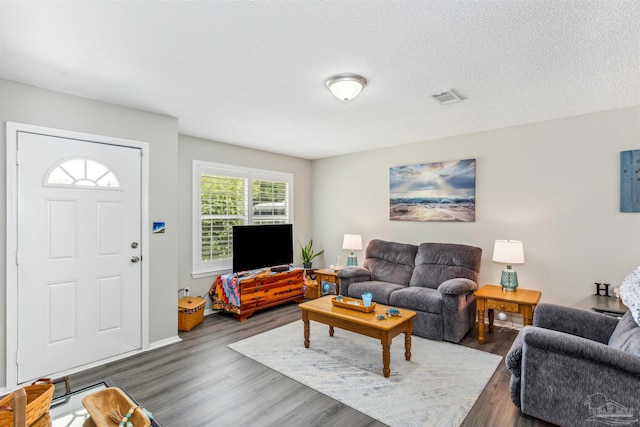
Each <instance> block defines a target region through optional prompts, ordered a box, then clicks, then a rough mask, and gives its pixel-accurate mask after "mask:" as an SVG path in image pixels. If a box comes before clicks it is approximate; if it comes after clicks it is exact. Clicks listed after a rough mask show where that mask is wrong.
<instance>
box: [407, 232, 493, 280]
mask: <svg viewBox="0 0 640 427" xmlns="http://www.w3.org/2000/svg"><path fill="white" fill-rule="evenodd" d="M481 257H482V249H481V248H477V247H475V246H468V245H457V244H453V243H422V244H421V245H420V246H419V247H418V253H417V255H416V261H415V268H414V269H413V275H412V276H411V280H410V281H409V286H421V287H424V288H433V289H436V288H437V287H438V286H439V285H440V284H441V283H442V282H444V281H445V280H449V279H457V278H462V279H470V280H473V281H474V282H478V274H479V273H480V259H481Z"/></svg>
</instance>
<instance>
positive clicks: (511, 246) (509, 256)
mask: <svg viewBox="0 0 640 427" xmlns="http://www.w3.org/2000/svg"><path fill="white" fill-rule="evenodd" d="M493 261H494V262H500V263H503V264H507V268H505V269H504V270H502V277H501V278H500V284H501V285H502V290H503V291H509V292H512V291H515V290H516V288H517V287H518V274H517V273H516V271H515V270H514V269H513V267H511V265H512V264H524V250H523V249H522V242H520V241H518V240H496V242H495V245H494V246H493Z"/></svg>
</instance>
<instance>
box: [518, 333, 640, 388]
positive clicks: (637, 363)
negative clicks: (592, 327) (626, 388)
mask: <svg viewBox="0 0 640 427" xmlns="http://www.w3.org/2000/svg"><path fill="white" fill-rule="evenodd" d="M521 333H522V341H523V343H524V344H523V345H524V348H525V350H524V351H525V352H526V351H527V349H526V348H527V346H531V347H536V348H538V349H540V350H544V351H546V352H547V353H555V354H558V355H562V356H566V357H569V358H571V359H572V360H574V361H578V360H582V361H584V362H587V363H590V364H593V366H594V371H593V374H594V375H595V376H599V375H600V374H599V372H598V371H599V370H600V369H602V368H603V367H604V366H608V367H610V368H613V369H615V370H618V371H621V372H626V373H628V374H630V375H632V376H636V377H640V357H637V356H634V355H631V354H629V353H626V352H624V351H622V350H618V349H616V348H613V347H609V346H608V345H606V344H602V343H600V342H597V341H593V340H590V339H587V338H583V337H579V336H574V335H569V334H566V333H563V332H558V331H553V330H550V329H543V328H539V327H536V326H528V327H526V328H524V329H523V330H522V332H521ZM548 357H552V355H549V356H548ZM524 369H526V367H524ZM584 375H585V376H587V373H586V372H585V373H584Z"/></svg>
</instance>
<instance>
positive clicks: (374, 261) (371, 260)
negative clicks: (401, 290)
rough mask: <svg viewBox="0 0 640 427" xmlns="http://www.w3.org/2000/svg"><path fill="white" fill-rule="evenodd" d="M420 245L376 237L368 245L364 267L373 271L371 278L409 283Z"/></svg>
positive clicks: (400, 283) (401, 283) (402, 283)
mask: <svg viewBox="0 0 640 427" xmlns="http://www.w3.org/2000/svg"><path fill="white" fill-rule="evenodd" d="M417 251H418V247H417V246H416V245H411V244H407V243H396V242H385V241H384V240H379V239H374V240H371V241H370V242H369V245H367V250H366V251H365V258H366V259H365V260H364V263H363V265H362V266H363V267H364V268H366V269H367V270H369V271H370V272H371V280H379V281H381V282H391V283H396V284H398V285H405V286H406V285H408V284H409V279H411V273H412V272H413V267H414V265H415V260H416V252H417Z"/></svg>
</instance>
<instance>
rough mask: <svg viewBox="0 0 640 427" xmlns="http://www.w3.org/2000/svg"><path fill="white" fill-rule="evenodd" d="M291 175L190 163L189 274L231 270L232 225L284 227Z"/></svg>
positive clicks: (288, 210) (289, 203)
mask: <svg viewBox="0 0 640 427" xmlns="http://www.w3.org/2000/svg"><path fill="white" fill-rule="evenodd" d="M292 186H293V175H292V174H289V173H282V172H273V171H267V170H259V169H250V168H241V167H236V166H229V165H222V164H216V163H207V162H201V161H194V164H193V187H194V218H193V228H194V230H193V241H194V247H193V260H194V261H193V276H194V277H202V276H207V275H211V274H220V273H221V272H223V271H230V270H231V265H232V254H233V246H232V237H233V235H232V227H233V226H234V225H244V224H288V223H291V222H293V221H292V217H291V212H292V209H291V206H292V194H293V191H292Z"/></svg>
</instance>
